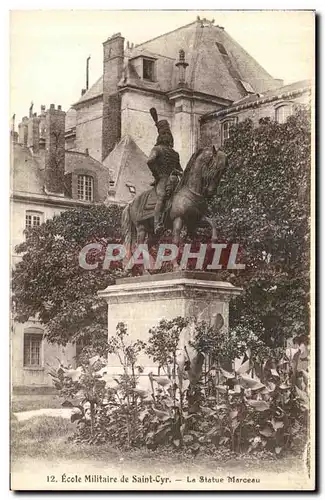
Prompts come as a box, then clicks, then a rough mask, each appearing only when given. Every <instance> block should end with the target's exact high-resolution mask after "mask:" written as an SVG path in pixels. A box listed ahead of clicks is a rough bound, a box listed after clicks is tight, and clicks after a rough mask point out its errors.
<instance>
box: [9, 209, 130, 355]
mask: <svg viewBox="0 0 325 500" xmlns="http://www.w3.org/2000/svg"><path fill="white" fill-rule="evenodd" d="M120 220H121V207H118V206H116V205H110V206H109V207H106V206H104V205H100V206H93V207H91V208H78V209H73V210H68V211H65V212H63V213H61V214H60V215H57V216H55V217H54V218H53V219H49V220H47V221H46V222H45V223H44V224H42V225H41V226H39V227H33V228H31V229H29V230H28V231H27V232H26V241H25V242H24V243H21V244H20V245H18V247H17V248H16V250H17V252H18V253H22V254H23V256H22V260H21V261H20V262H19V263H18V264H17V266H16V268H15V269H14V271H13V276H12V290H13V296H14V300H15V304H16V319H17V320H18V321H20V322H24V321H27V320H28V318H29V317H32V316H35V315H37V316H38V317H39V319H40V321H41V323H43V324H44V325H45V326H46V335H47V338H48V340H49V341H50V342H57V343H59V344H63V345H65V344H66V343H67V342H69V341H71V340H73V341H78V340H81V339H83V340H84V341H85V343H88V342H89V341H91V343H92V344H93V345H94V344H95V345H96V344H97V347H102V346H103V340H107V304H106V302H104V301H103V300H102V299H99V298H98V297H97V292H98V290H102V289H104V288H106V287H107V286H108V285H109V284H112V283H114V280H115V277H117V276H120V275H122V274H123V270H122V269H121V266H118V265H117V266H116V267H115V268H110V269H108V270H105V269H103V266H102V265H101V264H102V260H103V258H104V255H105V247H106V245H107V243H110V242H112V243H118V242H119V241H120ZM94 242H98V243H100V244H101V245H102V248H103V251H102V252H101V251H95V252H93V253H92V254H90V262H94V261H96V260H97V261H99V265H98V268H97V269H93V270H86V269H83V268H82V267H80V265H79V252H80V250H81V249H82V248H83V247H84V246H85V245H86V244H88V243H94ZM87 261H88V256H87Z"/></svg>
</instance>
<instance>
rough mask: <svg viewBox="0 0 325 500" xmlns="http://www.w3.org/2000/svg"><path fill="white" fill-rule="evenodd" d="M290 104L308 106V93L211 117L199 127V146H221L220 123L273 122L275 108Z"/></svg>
mask: <svg viewBox="0 0 325 500" xmlns="http://www.w3.org/2000/svg"><path fill="white" fill-rule="evenodd" d="M290 103H291V104H292V105H293V108H294V106H295V105H299V104H309V103H310V96H309V94H308V93H305V94H303V95H301V96H299V97H295V98H294V99H288V100H285V101H283V100H276V101H273V102H270V103H266V104H261V105H259V106H256V107H250V108H247V109H244V110H241V111H238V112H235V111H234V112H232V113H229V114H227V115H223V116H220V117H211V118H210V119H207V120H204V121H203V122H202V123H201V125H200V140H199V143H200V145H201V146H209V145H212V144H214V145H215V146H216V147H220V146H221V142H222V140H221V128H222V123H223V122H225V121H227V120H229V119H231V118H235V119H237V120H238V122H242V121H244V120H246V119H248V118H249V119H251V120H252V121H253V123H254V124H255V126H257V125H258V122H259V120H260V119H261V118H266V117H269V118H271V119H272V120H275V113H276V108H277V107H278V106H280V105H281V104H290Z"/></svg>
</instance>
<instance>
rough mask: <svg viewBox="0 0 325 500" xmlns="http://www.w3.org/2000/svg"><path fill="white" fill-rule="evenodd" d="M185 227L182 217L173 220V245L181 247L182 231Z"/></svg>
mask: <svg viewBox="0 0 325 500" xmlns="http://www.w3.org/2000/svg"><path fill="white" fill-rule="evenodd" d="M182 227H183V221H182V219H181V217H177V218H176V219H174V220H173V243H174V245H177V246H178V247H179V244H180V242H181V230H182Z"/></svg>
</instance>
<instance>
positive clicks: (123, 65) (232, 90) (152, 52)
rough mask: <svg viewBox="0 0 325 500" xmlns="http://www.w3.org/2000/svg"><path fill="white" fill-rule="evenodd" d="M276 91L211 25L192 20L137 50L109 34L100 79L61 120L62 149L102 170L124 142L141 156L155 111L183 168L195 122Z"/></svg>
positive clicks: (194, 140) (151, 137)
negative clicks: (165, 124)
mask: <svg viewBox="0 0 325 500" xmlns="http://www.w3.org/2000/svg"><path fill="white" fill-rule="evenodd" d="M281 85H282V81H281V80H278V79H275V78H273V77H272V76H271V75H269V74H268V73H267V72H266V71H265V70H264V69H263V68H262V67H261V66H260V65H259V64H258V63H257V62H256V61H255V60H254V59H253V58H252V57H251V56H250V55H249V54H248V53H247V52H246V51H245V50H244V49H243V48H242V47H241V46H240V45H239V44H238V43H237V42H236V41H235V40H233V39H232V37H231V36H230V35H229V34H228V33H227V32H226V30H225V29H224V28H223V27H221V26H217V25H215V24H214V21H208V20H207V19H199V18H198V19H197V20H196V21H195V22H193V23H191V24H188V25H187V26H183V27H180V28H178V29H176V30H174V31H172V32H170V33H166V34H163V35H160V36H158V37H156V38H154V39H152V40H149V41H147V42H144V43H142V44H139V45H137V46H133V44H130V43H128V42H127V43H126V44H125V41H124V38H123V36H122V35H121V34H120V33H117V34H115V35H113V36H111V37H109V38H108V39H107V40H106V41H105V42H104V43H103V76H102V77H100V78H99V79H98V81H97V82H96V83H95V84H94V85H93V86H92V87H91V88H90V89H88V90H87V91H86V92H84V91H82V96H81V97H80V99H79V100H78V101H77V102H76V103H75V104H74V105H73V107H72V109H70V110H69V111H68V113H67V116H68V126H67V128H66V143H67V147H68V148H69V149H75V150H77V151H84V150H85V148H88V150H89V153H90V154H91V155H92V156H93V157H94V158H96V159H97V160H99V161H103V162H105V164H106V165H108V167H109V168H110V155H111V152H112V151H113V149H114V147H116V146H117V145H118V143H119V141H120V140H121V139H123V137H125V136H130V137H131V138H132V140H133V141H134V142H135V143H136V145H137V146H138V147H139V148H140V149H141V150H142V152H143V153H144V154H145V155H147V156H148V154H149V152H150V150H151V148H152V146H153V144H154V143H155V139H156V128H155V126H154V123H153V121H152V119H151V116H150V114H149V109H150V108H151V107H155V108H156V109H157V112H158V116H159V118H160V119H166V120H168V121H169V123H170V126H171V130H172V132H173V135H174V142H175V149H176V150H177V151H178V152H179V154H180V160H181V165H182V167H183V168H185V166H186V164H187V162H188V160H189V158H190V157H191V155H192V153H193V152H194V151H195V149H196V148H197V147H198V145H199V143H200V122H199V120H200V117H202V116H203V115H206V114H207V113H210V112H215V111H216V110H217V111H218V110H220V111H221V110H224V109H226V108H227V107H229V106H230V105H232V103H233V102H234V101H238V100H240V99H242V98H245V97H247V96H249V95H251V94H254V93H265V92H268V91H270V90H274V89H276V88H278V87H280V86H281ZM112 175H113V177H114V178H116V176H115V173H114V171H113V169H112Z"/></svg>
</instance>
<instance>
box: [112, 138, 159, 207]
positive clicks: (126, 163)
mask: <svg viewBox="0 0 325 500" xmlns="http://www.w3.org/2000/svg"><path fill="white" fill-rule="evenodd" d="M147 161H148V157H147V156H146V155H145V154H144V152H143V151H142V150H141V149H140V148H139V146H138V145H137V144H136V143H135V142H134V140H133V139H132V137H131V136H129V135H125V136H124V137H122V139H121V140H120V142H119V143H118V144H117V145H116V146H115V148H114V149H113V151H112V152H111V153H110V154H109V155H108V156H107V158H105V160H104V162H103V163H104V165H106V166H107V167H108V169H109V172H110V179H111V186H110V192H109V194H108V196H107V198H106V203H111V202H113V201H114V202H115V203H116V202H117V203H125V202H127V201H131V200H132V199H133V198H134V194H138V193H140V192H142V191H143V190H144V189H145V187H146V186H148V188H149V185H150V182H152V181H153V177H152V174H151V172H150V170H149V168H148V166H147Z"/></svg>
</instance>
